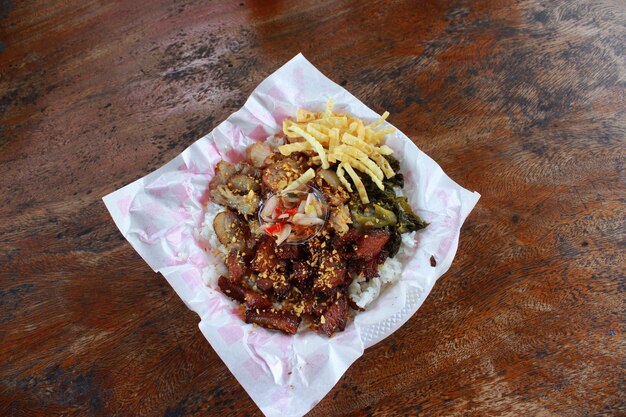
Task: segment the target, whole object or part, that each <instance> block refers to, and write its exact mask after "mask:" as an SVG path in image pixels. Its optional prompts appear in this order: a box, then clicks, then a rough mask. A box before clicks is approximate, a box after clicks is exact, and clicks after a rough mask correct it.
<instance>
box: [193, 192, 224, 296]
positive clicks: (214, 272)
mask: <svg viewBox="0 0 626 417" xmlns="http://www.w3.org/2000/svg"><path fill="white" fill-rule="evenodd" d="M223 210H224V207H222V206H220V205H218V204H215V203H211V202H210V203H208V204H207V209H206V213H205V214H204V221H203V222H202V226H201V227H200V230H199V231H196V239H198V241H200V242H202V243H204V244H205V245H206V246H207V251H208V259H209V265H208V266H206V267H204V268H202V280H203V281H204V284H205V285H207V286H209V287H211V288H217V279H218V278H219V277H220V276H221V275H225V274H226V273H227V272H228V271H227V270H226V265H225V264H224V259H225V257H226V255H227V254H228V252H227V250H226V247H225V246H224V245H222V243H221V242H220V241H219V239H218V238H217V234H216V233H215V230H213V219H215V216H217V214H218V213H219V212H221V211H223Z"/></svg>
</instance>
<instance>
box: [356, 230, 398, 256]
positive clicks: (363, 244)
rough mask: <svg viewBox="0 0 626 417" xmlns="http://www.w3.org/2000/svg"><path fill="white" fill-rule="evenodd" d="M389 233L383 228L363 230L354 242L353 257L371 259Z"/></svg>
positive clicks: (384, 242)
mask: <svg viewBox="0 0 626 417" xmlns="http://www.w3.org/2000/svg"><path fill="white" fill-rule="evenodd" d="M390 237H391V233H390V232H389V231H387V230H384V229H371V230H368V231H366V232H365V234H364V235H363V236H361V237H360V238H359V240H357V242H356V245H355V246H356V247H355V249H354V254H353V257H355V258H363V259H372V258H376V257H377V256H378V254H379V253H380V251H381V250H382V249H383V247H384V246H385V244H386V243H387V241H388V240H389V238H390Z"/></svg>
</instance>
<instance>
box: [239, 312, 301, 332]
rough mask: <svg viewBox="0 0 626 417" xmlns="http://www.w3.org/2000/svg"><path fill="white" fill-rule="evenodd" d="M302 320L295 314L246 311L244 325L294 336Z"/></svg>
mask: <svg viewBox="0 0 626 417" xmlns="http://www.w3.org/2000/svg"><path fill="white" fill-rule="evenodd" d="M301 320H302V319H301V318H300V317H298V316H296V315H295V314H292V313H287V312H285V311H278V310H261V309H247V310H246V323H256V324H258V325H259V326H261V327H265V328H266V329H274V330H280V331H281V332H283V333H287V334H296V332H297V331H298V326H300V321H301Z"/></svg>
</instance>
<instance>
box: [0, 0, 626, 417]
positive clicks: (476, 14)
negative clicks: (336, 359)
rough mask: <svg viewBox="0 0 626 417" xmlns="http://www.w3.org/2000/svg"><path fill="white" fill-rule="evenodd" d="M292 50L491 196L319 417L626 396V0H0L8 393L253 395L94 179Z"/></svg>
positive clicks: (125, 173) (10, 396) (526, 409)
mask: <svg viewBox="0 0 626 417" xmlns="http://www.w3.org/2000/svg"><path fill="white" fill-rule="evenodd" d="M298 52H303V53H304V55H305V56H306V57H307V58H308V59H309V60H310V61H311V62H312V63H313V64H314V65H316V66H317V67H318V68H319V69H320V70H321V71H322V72H324V73H325V74H327V75H328V76H329V77H330V78H331V79H333V80H335V81H336V82H338V83H340V84H341V85H343V86H345V87H346V88H347V89H348V90H349V91H351V92H352V93H353V94H354V95H356V96H357V97H358V98H360V99H361V100H363V101H364V102H365V103H366V104H368V105H369V106H370V107H372V108H373V109H375V110H377V111H383V110H385V109H386V110H389V111H390V112H391V114H392V117H391V122H392V123H394V124H395V125H396V126H398V127H399V128H400V129H401V130H402V131H404V132H405V133H406V134H407V135H408V136H410V137H411V138H413V140H414V141H415V143H416V144H417V145H418V146H419V147H420V148H421V149H422V150H423V151H425V152H426V153H428V154H429V155H430V156H431V157H433V158H434V159H435V160H436V161H437V162H438V163H439V164H440V165H441V166H442V167H443V169H444V170H445V171H446V172H447V173H448V174H449V175H450V176H451V177H452V178H453V179H455V180H456V181H458V182H459V183H460V184H461V185H463V186H464V187H466V188H468V189H471V190H477V191H479V192H480V193H481V194H482V199H481V200H480V202H479V204H478V206H477V207H476V209H475V210H474V211H473V212H472V214H471V215H470V217H469V218H468V220H467V222H466V224H465V225H464V226H463V229H462V233H461V242H460V246H459V251H458V254H457V257H456V259H455V261H454V263H453V265H452V267H451V269H450V271H449V272H448V273H447V274H445V275H444V276H443V277H442V278H441V279H440V280H439V281H438V283H437V284H436V286H435V288H434V290H433V291H432V293H431V295H430V296H429V297H428V299H427V301H426V302H425V304H424V305H423V307H422V308H421V309H420V310H419V311H418V312H417V313H416V314H415V316H414V317H413V318H412V319H410V320H409V321H408V322H407V323H406V324H405V325H404V326H403V327H402V328H401V329H400V330H399V331H397V332H396V333H394V334H393V335H392V336H391V337H389V338H387V339H385V340H384V341H383V342H381V343H380V344H378V345H376V346H375V347H373V348H371V349H369V350H367V351H366V352H365V354H364V356H363V357H362V358H361V359H359V360H358V361H357V362H355V363H354V365H353V366H352V367H351V368H350V369H349V370H348V372H347V373H346V374H345V375H344V376H343V377H342V378H341V380H340V381H339V383H338V384H337V385H336V386H335V388H334V389H333V390H332V391H331V392H330V393H329V394H328V396H327V397H326V398H325V399H324V400H323V401H322V402H320V403H319V404H318V405H317V407H316V408H314V409H313V411H312V412H311V413H310V416H335V415H353V416H370V415H371V416H403V415H410V416H414V415H425V416H443V415H445V416H466V415H468V416H499V415H505V416H535V415H536V416H592V415H593V416H595V415H626V376H625V375H626V359H625V358H626V343H625V339H624V331H625V330H626V329H625V327H626V326H625V322H624V318H625V317H626V296H625V291H626V278H625V269H626V257H625V252H626V174H625V161H626V117H625V114H624V112H625V111H626V94H625V93H626V89H625V87H626V83H625V82H626V5H625V3H624V2H623V1H621V0H615V1H612V2H611V1H597V2H596V1H594V2H587V1H568V2H552V1H522V2H516V1H509V0H485V1H476V2H467V1H441V2H434V1H409V0H398V1H369V2H368V1H356V0H354V1H305V2H302V1H295V0H284V1H273V2H269V1H251V0H242V1H234V2H228V1H215V2H206V1H195V0H189V1H164V0H152V1H146V0H134V1H94V0H46V1H44V0H23V1H11V0H0V306H1V310H0V358H2V359H1V361H0V383H1V385H0V414H1V415H7V416H56V415H69V416H187V415H192V416H207V415H208V416H260V415H261V414H260V412H259V410H258V409H257V408H256V406H255V405H254V403H253V402H252V401H251V400H250V398H249V397H248V396H247V395H246V393H245V391H244V390H243V389H242V388H241V386H240V385H239V384H238V383H237V381H236V380H235V378H234V377H233V376H232V375H231V374H230V372H229V371H228V369H227V368H226V367H225V366H224V365H223V363H222V362H221V361H220V359H219V358H218V356H217V355H216V353H215V352H214V351H213V350H212V349H211V347H210V346H209V344H208V343H207V342H206V340H205V339H204V337H203V336H202V335H201V333H200V332H199V330H198V327H197V323H198V317H197V316H196V315H195V314H194V313H192V312H191V311H189V310H188V309H187V308H186V307H185V306H184V304H183V303H182V302H181V301H180V299H179V298H178V297H177V296H176V294H175V293H174V291H173V290H172V289H171V288H170V287H169V286H168V284H167V283H166V281H165V279H163V277H161V276H160V275H158V274H155V273H153V272H152V271H151V270H150V268H149V267H148V265H147V264H146V263H145V262H144V261H143V260H142V259H141V258H140V257H139V256H138V255H137V253H135V251H134V250H133V249H132V248H131V246H130V245H129V244H128V243H127V242H126V241H125V240H124V239H123V237H122V236H121V234H120V233H119V231H118V230H117V228H116V227H115V225H114V224H113V222H112V221H111V219H110V217H109V214H108V212H107V211H106V209H105V207H104V205H103V203H102V201H101V198H102V196H104V195H105V194H107V193H109V192H111V191H113V190H115V189H117V188H119V187H121V186H123V185H125V184H127V183H129V182H131V181H133V180H135V179H137V178H139V177H141V176H143V175H145V174H147V173H149V172H151V171H153V170H154V169H156V168H158V167H159V166H161V165H162V164H164V163H165V162H167V161H168V160H170V159H171V158H173V157H174V156H175V155H177V154H178V153H180V152H181V151H182V150H183V149H185V148H186V147H187V146H188V145H190V144H191V143H193V142H194V141H195V140H196V139H198V138H199V137H200V136H202V135H203V134H205V133H208V132H209V131H210V130H211V129H212V128H213V127H214V126H216V125H217V124H218V123H219V122H220V121H222V120H223V119H225V118H226V117H227V116H228V115H229V114H230V113H232V112H233V111H235V110H237V109H238V108H239V107H240V106H241V105H242V104H243V103H244V101H245V99H246V98H247V96H248V95H249V94H250V92H251V91H252V90H253V89H254V87H255V86H256V85H257V84H258V83H259V82H260V81H261V80H263V78H265V77H266V76H267V75H269V74H270V73H271V72H272V71H274V70H275V69H276V68H278V67H279V66H281V65H282V64H283V63H285V62H286V61H287V60H288V59H290V58H292V57H293V56H294V55H296V54H297V53H298Z"/></svg>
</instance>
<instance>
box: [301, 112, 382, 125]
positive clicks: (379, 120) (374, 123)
mask: <svg viewBox="0 0 626 417" xmlns="http://www.w3.org/2000/svg"><path fill="white" fill-rule="evenodd" d="M387 117H389V112H388V111H385V112H384V113H383V114H382V115H381V116H380V119H378V120H376V121H375V122H372V123H370V124H369V127H370V128H371V129H375V128H377V127H378V126H380V125H382V124H383V123H384V122H385V120H387ZM298 121H300V120H298Z"/></svg>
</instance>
